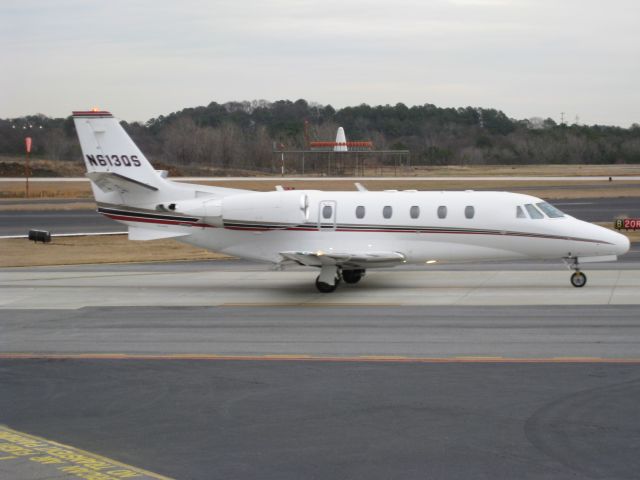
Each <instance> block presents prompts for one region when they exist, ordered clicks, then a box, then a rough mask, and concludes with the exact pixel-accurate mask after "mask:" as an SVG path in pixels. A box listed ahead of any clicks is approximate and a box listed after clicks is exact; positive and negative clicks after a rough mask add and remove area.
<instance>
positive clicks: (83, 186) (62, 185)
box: [0, 179, 93, 198]
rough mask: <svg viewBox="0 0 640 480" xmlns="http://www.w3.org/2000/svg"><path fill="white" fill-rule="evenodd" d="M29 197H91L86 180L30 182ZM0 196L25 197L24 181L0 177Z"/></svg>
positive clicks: (89, 187)
mask: <svg viewBox="0 0 640 480" xmlns="http://www.w3.org/2000/svg"><path fill="white" fill-rule="evenodd" d="M29 197H30V198H92V197H93V194H92V193H91V186H90V184H89V182H88V181H76V182H56V181H51V182H30V183H29ZM0 198H25V184H24V182H7V181H2V179H0Z"/></svg>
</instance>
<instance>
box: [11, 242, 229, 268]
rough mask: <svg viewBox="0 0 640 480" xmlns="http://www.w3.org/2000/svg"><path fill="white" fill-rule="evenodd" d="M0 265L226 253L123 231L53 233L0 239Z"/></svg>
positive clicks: (212, 257) (154, 259) (189, 257)
mask: <svg viewBox="0 0 640 480" xmlns="http://www.w3.org/2000/svg"><path fill="white" fill-rule="evenodd" d="M0 251H2V256H0V267H30V266H41V265H77V264H84V263H129V262H168V261H183V260H219V259H223V258H230V257H228V256H227V255H223V254H220V253H215V252H210V251H208V250H204V249H201V248H196V247H191V246H189V245H184V244H182V243H179V242H176V241H172V240H152V241H150V242H133V241H130V240H128V238H127V236H126V235H104V236H88V237H54V238H52V239H51V243H47V244H43V243H37V244H36V243H34V242H31V241H29V240H27V239H22V238H20V239H13V238H12V239H2V240H0Z"/></svg>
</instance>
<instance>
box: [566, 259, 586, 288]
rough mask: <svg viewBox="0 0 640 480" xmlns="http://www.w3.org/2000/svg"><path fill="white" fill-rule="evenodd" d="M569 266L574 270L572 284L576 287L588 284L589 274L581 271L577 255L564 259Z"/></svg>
mask: <svg viewBox="0 0 640 480" xmlns="http://www.w3.org/2000/svg"><path fill="white" fill-rule="evenodd" d="M564 261H565V263H566V264H567V267H569V268H570V269H571V270H574V272H573V274H572V275H571V279H570V280H571V285H573V286H574V287H576V288H580V287H584V286H585V285H586V284H587V276H586V275H585V274H584V273H582V272H581V271H580V267H579V266H578V259H577V258H576V257H569V258H565V259H564Z"/></svg>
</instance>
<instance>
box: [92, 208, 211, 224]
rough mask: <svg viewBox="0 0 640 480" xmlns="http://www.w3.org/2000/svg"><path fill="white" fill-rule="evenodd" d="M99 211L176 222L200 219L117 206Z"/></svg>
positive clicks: (99, 209) (192, 221)
mask: <svg viewBox="0 0 640 480" xmlns="http://www.w3.org/2000/svg"><path fill="white" fill-rule="evenodd" d="M98 213H102V214H105V215H118V216H122V217H138V218H148V219H153V220H173V221H176V222H191V223H194V222H197V221H199V220H200V219H199V218H197V217H179V216H177V215H165V214H161V213H147V212H133V211H131V210H119V209H116V208H104V207H98Z"/></svg>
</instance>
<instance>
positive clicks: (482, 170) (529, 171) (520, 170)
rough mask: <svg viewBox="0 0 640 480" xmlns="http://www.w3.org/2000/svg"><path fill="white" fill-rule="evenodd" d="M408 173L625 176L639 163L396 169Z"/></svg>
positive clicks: (633, 172)
mask: <svg viewBox="0 0 640 480" xmlns="http://www.w3.org/2000/svg"><path fill="white" fill-rule="evenodd" d="M401 172H402V174H409V175H419V176H452V175H461V176H476V175H477V176H494V175H514V176H523V175H524V176H551V177H558V176H559V177H573V176H592V175H596V176H606V177H608V176H625V175H640V165H477V166H453V165H450V166H442V167H422V166H418V167H411V168H409V169H408V170H405V169H403V170H400V169H398V175H400V174H401Z"/></svg>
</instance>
